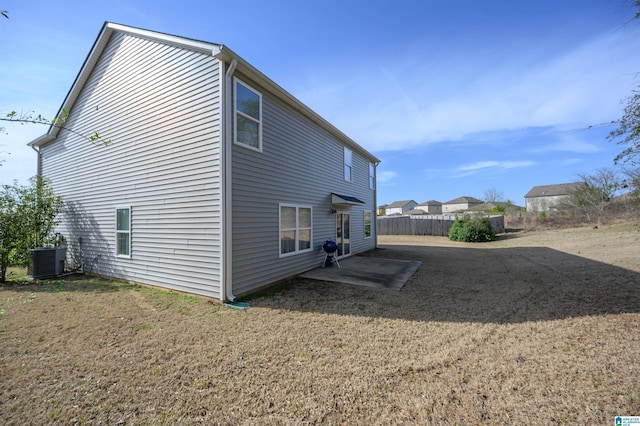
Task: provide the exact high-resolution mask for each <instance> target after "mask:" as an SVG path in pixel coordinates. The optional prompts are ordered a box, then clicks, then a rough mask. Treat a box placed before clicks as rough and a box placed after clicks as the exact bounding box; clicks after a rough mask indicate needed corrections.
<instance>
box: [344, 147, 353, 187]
mask: <svg viewBox="0 0 640 426" xmlns="http://www.w3.org/2000/svg"><path fill="white" fill-rule="evenodd" d="M347 152H349V162H347ZM342 163H343V168H342V171H343V173H344V180H345V181H347V182H353V151H352V150H351V149H349V148H347V147H346V146H345V147H344V153H343V154H342ZM347 167H348V168H349V179H347Z"/></svg>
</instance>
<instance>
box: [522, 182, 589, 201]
mask: <svg viewBox="0 0 640 426" xmlns="http://www.w3.org/2000/svg"><path fill="white" fill-rule="evenodd" d="M584 185H585V183H584V182H572V183H558V184H555V185H540V186H534V187H533V188H531V190H530V191H529V192H527V194H526V195H525V196H524V198H536V197H553V196H557V195H569V194H571V193H572V192H574V191H575V190H577V189H579V188H580V187H582V186H584Z"/></svg>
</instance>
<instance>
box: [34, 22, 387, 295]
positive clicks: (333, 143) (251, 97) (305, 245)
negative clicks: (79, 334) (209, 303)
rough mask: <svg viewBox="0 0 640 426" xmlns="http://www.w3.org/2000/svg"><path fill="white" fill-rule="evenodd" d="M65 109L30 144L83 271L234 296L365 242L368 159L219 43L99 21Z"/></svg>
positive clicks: (365, 246) (372, 228)
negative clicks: (63, 117)
mask: <svg viewBox="0 0 640 426" xmlns="http://www.w3.org/2000/svg"><path fill="white" fill-rule="evenodd" d="M63 109H65V110H68V111H70V114H69V119H68V120H67V121H66V122H65V128H64V129H60V128H58V127H51V128H50V129H49V131H48V133H47V134H45V135H43V136H41V137H40V138H38V139H36V140H34V141H33V142H31V145H32V146H33V147H34V148H35V149H37V151H38V171H39V172H40V173H41V174H42V175H44V176H45V177H47V178H49V179H50V180H51V182H52V185H53V188H54V190H55V192H56V193H57V194H58V195H60V196H62V198H63V199H64V201H65V203H66V210H65V212H64V214H63V215H62V216H61V218H60V219H61V224H60V226H59V229H57V231H59V232H61V233H62V234H63V235H64V236H65V237H66V240H67V241H68V246H69V247H68V249H69V253H70V255H69V256H68V261H71V263H74V264H75V265H76V266H79V265H84V269H85V271H87V272H93V273H96V274H99V275H104V276H109V277H115V278H119V279H123V280H130V281H132V282H138V283H142V284H149V285H153V286H159V287H164V288H168V289H174V290H178V291H184V292H189V293H195V294H200V295H204V296H208V297H211V298H216V299H221V300H233V299H234V297H235V295H239V294H243V293H247V292H250V291H253V290H255V289H257V288H260V287H263V286H265V285H268V284H270V283H273V282H275V281H278V280H281V279H284V278H287V277H290V276H292V275H296V274H299V273H302V272H304V271H307V270H309V269H313V268H315V267H318V266H320V264H321V263H322V259H323V258H324V252H323V251H322V248H321V246H322V244H323V242H324V241H325V240H329V239H333V240H336V242H337V243H338V246H339V250H338V255H339V256H348V255H350V254H354V253H358V252H363V251H367V250H371V249H373V248H375V246H376V221H375V211H376V187H375V173H376V166H377V164H378V162H379V160H378V159H377V158H376V157H375V156H373V155H372V154H370V153H369V152H367V151H366V150H365V149H363V148H362V147H361V146H360V145H358V144H357V143H356V142H354V141H353V140H351V139H350V138H349V137H347V136H346V135H344V134H343V133H342V132H340V131H339V130H338V129H336V128H335V127H333V126H332V125H331V124H329V123H328V122H327V121H326V120H324V119H323V118H321V117H320V116H319V115H317V114H316V113H315V112H313V111H312V110H311V109H309V108H308V107H306V106H305V105H303V104H302V103H301V102H300V101H298V100H297V99H296V98H294V97H293V96H292V95H290V94H289V93H287V92H286V91H285V90H283V89H282V88H281V87H280V86H278V85H277V84H275V83H274V82H273V81H271V80H270V79H269V78H268V77H266V76H265V75H263V74H262V73H261V72H260V71H258V70H257V69H255V68H254V67H253V66H251V65H250V64H249V63H247V62H246V61H245V60H243V59H242V58H241V57H239V56H238V55H237V54H235V53H234V52H232V51H231V50H229V49H228V48H227V47H226V46H224V45H221V44H214V43H208V42H203V41H198V40H193V39H189V38H184V37H178V36H173V35H168V34H163V33H158V32H154V31H148V30H143V29H138V28H133V27H129V26H124V25H119V24H114V23H105V25H104V26H103V28H102V30H101V32H100V34H99V36H98V38H97V40H96V42H95V44H94V45H93V48H92V49H91V51H90V53H89V55H88V57H87V59H86V60H85V63H84V65H83V66H82V68H81V70H80V72H79V74H78V76H77V78H76V80H75V82H74V84H73V86H72V87H71V89H70V91H69V93H68V95H67V97H66V99H65V100H64V102H63V104H62V107H61V111H62V110H63ZM66 129H72V131H69V130H66ZM96 130H98V131H99V133H100V134H101V135H102V136H104V137H108V138H109V139H111V140H112V141H113V143H112V144H110V145H108V146H102V145H100V144H96V143H93V144H92V143H91V142H89V141H88V140H87V139H86V138H83V137H81V136H80V135H79V134H91V133H93V132H94V131H96Z"/></svg>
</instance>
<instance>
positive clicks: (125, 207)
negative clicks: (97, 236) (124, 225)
mask: <svg viewBox="0 0 640 426" xmlns="http://www.w3.org/2000/svg"><path fill="white" fill-rule="evenodd" d="M114 210H115V216H116V217H115V219H116V221H115V236H116V244H115V250H116V257H117V258H121V259H131V240H132V239H133V238H132V232H131V231H132V229H131V216H132V214H131V206H116V207H115V208H114ZM118 210H128V212H129V229H128V230H127V232H124V231H122V230H119V229H118ZM125 233H126V234H128V235H129V247H127V251H128V252H129V254H120V253H118V234H125Z"/></svg>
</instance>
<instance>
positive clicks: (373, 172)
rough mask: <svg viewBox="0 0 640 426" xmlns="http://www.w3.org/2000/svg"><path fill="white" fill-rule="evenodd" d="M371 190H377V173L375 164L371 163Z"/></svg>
mask: <svg viewBox="0 0 640 426" xmlns="http://www.w3.org/2000/svg"><path fill="white" fill-rule="evenodd" d="M369 189H376V171H375V166H374V165H373V163H369Z"/></svg>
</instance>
